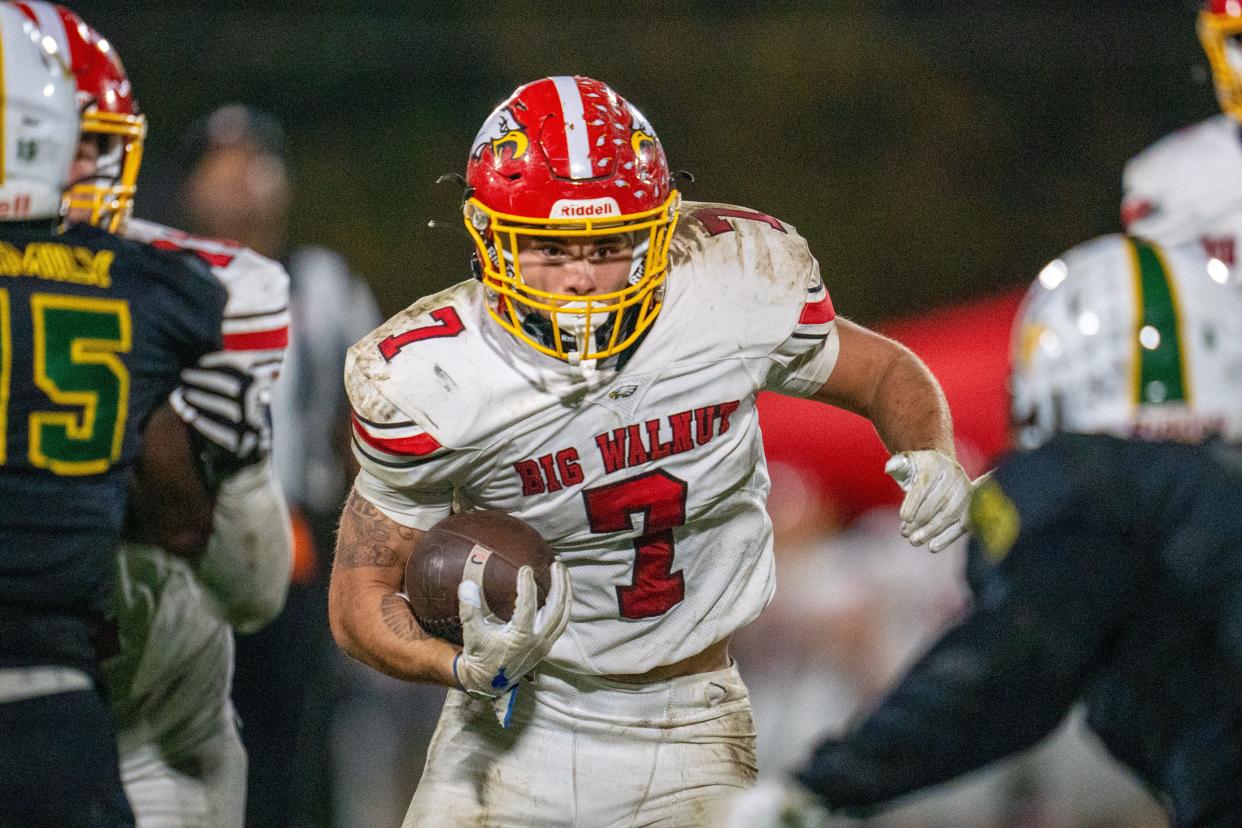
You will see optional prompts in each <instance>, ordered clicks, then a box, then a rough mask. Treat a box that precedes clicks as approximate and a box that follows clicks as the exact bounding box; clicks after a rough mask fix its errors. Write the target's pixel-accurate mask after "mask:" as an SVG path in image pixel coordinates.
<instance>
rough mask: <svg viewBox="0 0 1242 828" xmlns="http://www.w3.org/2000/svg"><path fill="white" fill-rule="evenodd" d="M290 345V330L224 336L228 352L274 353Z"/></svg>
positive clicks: (286, 328) (284, 328) (279, 329)
mask: <svg viewBox="0 0 1242 828" xmlns="http://www.w3.org/2000/svg"><path fill="white" fill-rule="evenodd" d="M288 345H289V328H288V326H285V327H283V328H273V329H272V330H270V331H251V332H250V333H237V334H225V335H224V350H226V351H272V350H275V349H276V348H286V347H288Z"/></svg>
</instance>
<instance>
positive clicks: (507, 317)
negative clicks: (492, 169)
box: [464, 190, 681, 364]
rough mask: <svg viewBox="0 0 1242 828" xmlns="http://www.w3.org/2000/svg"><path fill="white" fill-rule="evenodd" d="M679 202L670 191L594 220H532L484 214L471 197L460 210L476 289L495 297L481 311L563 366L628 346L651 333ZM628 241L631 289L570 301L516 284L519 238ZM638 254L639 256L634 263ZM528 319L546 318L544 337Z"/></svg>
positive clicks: (660, 300)
mask: <svg viewBox="0 0 1242 828" xmlns="http://www.w3.org/2000/svg"><path fill="white" fill-rule="evenodd" d="M680 204H681V196H680V194H678V192H677V191H676V190H674V191H673V192H672V193H671V194H670V195H669V197H668V199H667V200H666V201H665V202H664V203H663V204H662V205H660V206H659V207H657V208H655V209H652V210H647V211H645V212H641V213H630V214H628V215H621V216H605V217H599V218H581V219H580V218H572V219H561V218H549V219H532V218H530V217H526V216H514V215H508V214H505V213H499V212H496V211H494V210H491V209H489V208H488V207H487V206H485V205H484V204H483V203H482V202H480V201H479V200H478V199H474V198H472V199H469V200H468V201H467V202H466V204H465V208H464V213H465V223H466V229H467V230H468V231H469V232H470V236H471V238H473V239H474V243H475V247H476V248H477V249H478V256H479V262H480V264H481V266H482V280H483V284H484V285H486V286H487V288H488V289H489V290H490V291H491V292H492V293H494V294H495V297H494V301H489V302H488V313H490V314H491V316H492V318H493V319H495V320H496V322H497V323H499V324H500V326H501V327H502V328H504V329H505V330H506V331H508V332H509V333H511V334H513V336H514V337H516V338H517V339H518V341H520V342H522V343H524V344H526V345H528V346H530V347H532V348H534V349H535V350H537V351H539V352H540V353H544V354H547V355H548V356H552V357H556V358H557V359H561V360H565V361H566V362H568V363H570V364H578V363H581V362H586V361H590V360H598V359H604V358H606V357H610V356H613V355H615V354H619V353H621V352H622V351H624V350H625V349H626V348H628V347H630V346H631V345H633V344H634V343H635V342H636V341H637V340H638V338H639V337H640V336H642V334H643V333H644V332H645V331H646V330H647V329H648V328H650V327H651V325H652V323H653V322H654V321H655V318H656V314H658V313H659V312H660V307H661V305H662V303H663V298H664V279H665V277H666V276H667V274H668V248H669V242H670V241H671V240H672V237H673V230H674V228H675V227H676V226H677V216H678V209H679V207H680ZM621 234H624V235H630V236H631V237H632V238H634V239H635V240H636V241H637V243H636V244H635V246H634V249H635V251H636V255H635V266H634V269H633V270H632V271H631V277H630V284H628V285H626V287H624V288H622V289H621V290H618V291H614V292H612V293H601V294H595V295H589V296H577V295H571V294H564V293H550V292H548V291H545V290H539V289H537V288H534V287H532V286H530V285H528V284H526V282H525V280H524V279H523V278H522V268H521V265H520V263H519V261H518V251H519V241H520V240H521V239H522V238H523V237H542V238H549V237H557V238H564V237H574V238H590V237H600V236H613V235H621ZM640 256H641V258H640ZM531 314H535V315H537V317H539V318H541V319H543V320H546V325H544V326H543V327H545V328H546V327H548V326H550V332H551V335H550V336H547V337H536V336H535V335H532V332H531V330H530V328H531V327H532V326H530V325H524V324H523V323H524V322H525V321H526V320H527V319H528V317H530V315H531Z"/></svg>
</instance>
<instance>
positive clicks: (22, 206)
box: [0, 193, 30, 218]
mask: <svg viewBox="0 0 1242 828" xmlns="http://www.w3.org/2000/svg"><path fill="white" fill-rule="evenodd" d="M28 215H30V196H29V195H27V194H25V193H22V194H20V195H16V196H13V200H12V201H0V218H8V217H10V216H15V217H17V218H23V217H25V216H28Z"/></svg>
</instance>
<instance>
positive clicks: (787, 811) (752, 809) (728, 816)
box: [712, 779, 831, 828]
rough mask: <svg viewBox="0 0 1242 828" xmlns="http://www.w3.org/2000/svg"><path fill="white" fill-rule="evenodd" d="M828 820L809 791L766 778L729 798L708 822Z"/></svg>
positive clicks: (791, 825)
mask: <svg viewBox="0 0 1242 828" xmlns="http://www.w3.org/2000/svg"><path fill="white" fill-rule="evenodd" d="M830 819H831V817H830V816H829V815H828V811H827V809H825V808H824V807H823V806H822V805H820V804H819V803H818V802H817V801H816V800H815V797H813V796H811V794H810V792H808V791H805V790H803V789H801V788H800V787H799V786H797V785H795V784H793V783H789V782H776V781H773V780H770V779H769V780H767V781H764V782H760V783H759V784H758V785H756V786H755V787H753V788H750V789H748V790H745V791H742V792H740V793H737V794H735V795H733V796H732V797H730V798H729V799H728V801H726V802H725V803H724V805H723V812H722V813H721V814H720V815H719V817H718V818H717V819H715V820H714V821H713V822H712V824H713V825H719V826H721V828H827V826H829V825H830V822H829V820H830Z"/></svg>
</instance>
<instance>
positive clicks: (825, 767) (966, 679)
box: [726, 236, 1242, 828]
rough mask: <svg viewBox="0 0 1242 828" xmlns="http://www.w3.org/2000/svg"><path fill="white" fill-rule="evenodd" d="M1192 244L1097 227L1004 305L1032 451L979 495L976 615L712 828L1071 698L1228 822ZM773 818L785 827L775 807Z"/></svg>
mask: <svg viewBox="0 0 1242 828" xmlns="http://www.w3.org/2000/svg"><path fill="white" fill-rule="evenodd" d="M1230 281H1231V276H1230V273H1229V270H1228V268H1226V266H1225V265H1224V264H1223V263H1222V262H1221V261H1219V260H1217V259H1211V258H1209V257H1208V256H1207V255H1206V254H1205V253H1204V252H1203V251H1202V250H1201V249H1200V247H1199V246H1198V244H1195V243H1191V244H1188V245H1183V246H1182V247H1181V248H1178V249H1173V248H1161V247H1158V246H1156V245H1154V244H1152V243H1149V242H1146V241H1141V240H1138V239H1135V238H1130V237H1126V236H1107V237H1104V238H1102V239H1097V240H1096V241H1093V242H1089V243H1087V244H1084V245H1082V246H1080V247H1077V248H1075V249H1074V250H1071V251H1070V252H1069V253H1067V254H1065V255H1064V256H1063V257H1062V258H1060V259H1057V260H1056V261H1054V262H1053V263H1052V264H1050V265H1048V267H1046V268H1045V269H1044V270H1043V272H1042V273H1041V274H1040V277H1039V279H1038V280H1037V281H1036V282H1035V284H1034V285H1033V286H1032V287H1031V290H1030V292H1029V294H1028V295H1027V299H1026V301H1025V303H1024V305H1023V307H1022V309H1021V311H1020V313H1019V318H1018V321H1017V325H1016V327H1015V333H1014V342H1013V360H1014V369H1013V375H1012V385H1013V417H1014V420H1015V424H1016V426H1017V428H1018V436H1019V442H1020V444H1021V445H1023V446H1024V447H1026V448H1027V449H1029V450H1028V451H1026V452H1024V453H1020V454H1017V455H1014V456H1013V457H1011V458H1010V459H1008V460H1007V461H1005V462H1003V463H1002V464H1001V466H1000V468H999V470H998V471H997V472H996V473H995V475H994V477H993V479H992V480H991V481H990V482H987V483H984V484H983V485H981V486H980V487H979V489H978V490H977V491H976V493H975V495H974V498H973V501H972V505H971V518H972V523H973V526H974V535H975V539H974V541H973V542H972V550H971V551H972V553H973V555H974V557H975V558H976V559H977V560H978V561H980V562H984V565H983V566H979V567H976V568H975V572H974V573H973V577H972V588H973V589H974V591H975V595H976V608H975V610H974V611H973V612H972V614H971V615H970V616H969V617H967V618H966V619H965V620H964V621H963V622H962V623H961V624H960V626H958V627H957V628H955V629H953V630H950V631H949V632H948V633H946V634H945V636H944V637H943V638H941V640H940V641H939V642H938V643H936V644H935V645H934V646H933V647H932V649H931V651H930V652H929V653H928V654H927V655H926V656H925V657H924V658H922V659H921V660H920V661H919V662H918V663H917V664H915V665H914V667H913V668H912V669H911V670H910V672H909V673H908V674H907V675H906V677H905V678H904V679H903V680H902V681H901V682H900V684H899V685H898V686H897V687H896V689H894V690H892V691H891V692H890V694H889V695H888V697H887V698H886V699H885V700H884V702H883V703H882V704H881V705H880V706H879V707H878V708H877V709H876V710H875V711H873V712H872V713H871V714H870V715H869V716H868V717H867V718H866V720H865V721H863V722H862V723H861V724H860V725H859V726H858V727H856V728H855V729H853V730H852V731H851V732H850V733H849V734H847V735H846V736H845V737H844V738H843V739H840V740H829V741H826V742H824V743H822V744H821V745H820V747H819V748H818V749H817V750H816V751H815V753H814V756H813V757H812V758H811V760H810V761H809V762H808V763H807V764H806V765H805V766H804V767H803V769H802V770H801V771H800V772H799V773H798V774H797V778H798V780H799V781H800V785H799V786H798V787H793V788H785V789H781V788H779V787H777V786H772V787H771V788H768V789H766V790H757V791H755V792H751V793H750V794H749V795H747V796H745V797H743V798H741V799H740V801H739V803H737V805H738V807H737V810H736V812H735V813H734V814H733V820H732V821H731V822H727V823H726V824H728V825H737V826H742V825H744V826H746V828H764V826H775V825H781V824H789V820H790V819H792V818H793V817H794V816H795V815H796V816H798V817H799V818H801V819H802V820H803V824H814V823H813V822H812V821H811V820H812V814H813V806H812V805H811V804H810V801H811V800H812V794H813V795H814V798H815V799H817V800H818V801H819V802H820V803H822V804H825V805H827V806H830V807H832V808H838V809H844V810H847V811H850V810H861V811H865V810H868V809H871V808H874V807H875V806H877V805H881V804H883V803H887V802H889V801H891V800H893V799H894V798H896V797H899V796H901V795H903V794H907V793H910V792H912V791H915V790H918V789H920V788H923V787H927V786H930V785H934V784H937V783H940V782H943V781H946V780H949V779H951V778H953V777H956V776H959V775H961V774H964V773H967V772H969V771H971V770H974V769H976V768H980V767H982V766H983V765H985V764H987V763H989V762H992V761H994V760H997V759H1000V758H1001V757H1004V756H1007V755H1010V754H1013V753H1017V752H1019V751H1021V750H1024V749H1026V748H1028V747H1031V746H1032V745H1034V744H1035V743H1036V742H1038V741H1039V740H1040V739H1042V738H1043V737H1044V736H1046V735H1048V734H1049V733H1051V732H1052V731H1053V729H1054V728H1055V727H1056V726H1057V725H1058V724H1059V723H1060V721H1061V720H1062V719H1063V718H1064V717H1065V716H1066V715H1067V713H1068V712H1069V710H1070V708H1071V706H1073V705H1074V704H1075V703H1078V702H1082V703H1083V704H1085V706H1086V710H1087V716H1086V721H1087V724H1088V726H1089V727H1090V728H1091V729H1092V730H1093V731H1095V733H1096V735H1098V736H1099V737H1100V739H1101V740H1102V741H1103V742H1104V744H1105V746H1106V747H1107V748H1108V749H1109V751H1110V752H1111V753H1112V754H1113V756H1114V757H1116V758H1117V759H1118V760H1120V761H1121V762H1122V763H1123V764H1125V765H1126V766H1127V767H1128V768H1129V769H1130V770H1131V771H1133V772H1134V773H1135V774H1136V775H1137V776H1138V777H1139V778H1140V779H1141V780H1142V781H1143V783H1144V784H1145V785H1146V786H1147V787H1148V789H1149V790H1151V791H1152V792H1153V793H1155V794H1157V795H1158V796H1159V798H1160V801H1161V803H1162V804H1163V806H1164V807H1165V808H1166V809H1167V810H1168V812H1169V816H1170V818H1171V820H1172V822H1173V824H1174V825H1177V826H1221V828H1224V826H1232V825H1239V824H1242V785H1239V784H1238V780H1239V779H1242V526H1240V525H1239V523H1238V515H1240V514H1242V447H1240V446H1242V408H1240V407H1239V401H1240V400H1242V293H1239V292H1238V290H1237V288H1236V286H1234V285H1232V284H1230ZM782 808H783V809H784V810H785V817H786V821H785V822H781V821H779V819H778V817H777V815H778V813H779V812H780V811H781V809H782Z"/></svg>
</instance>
